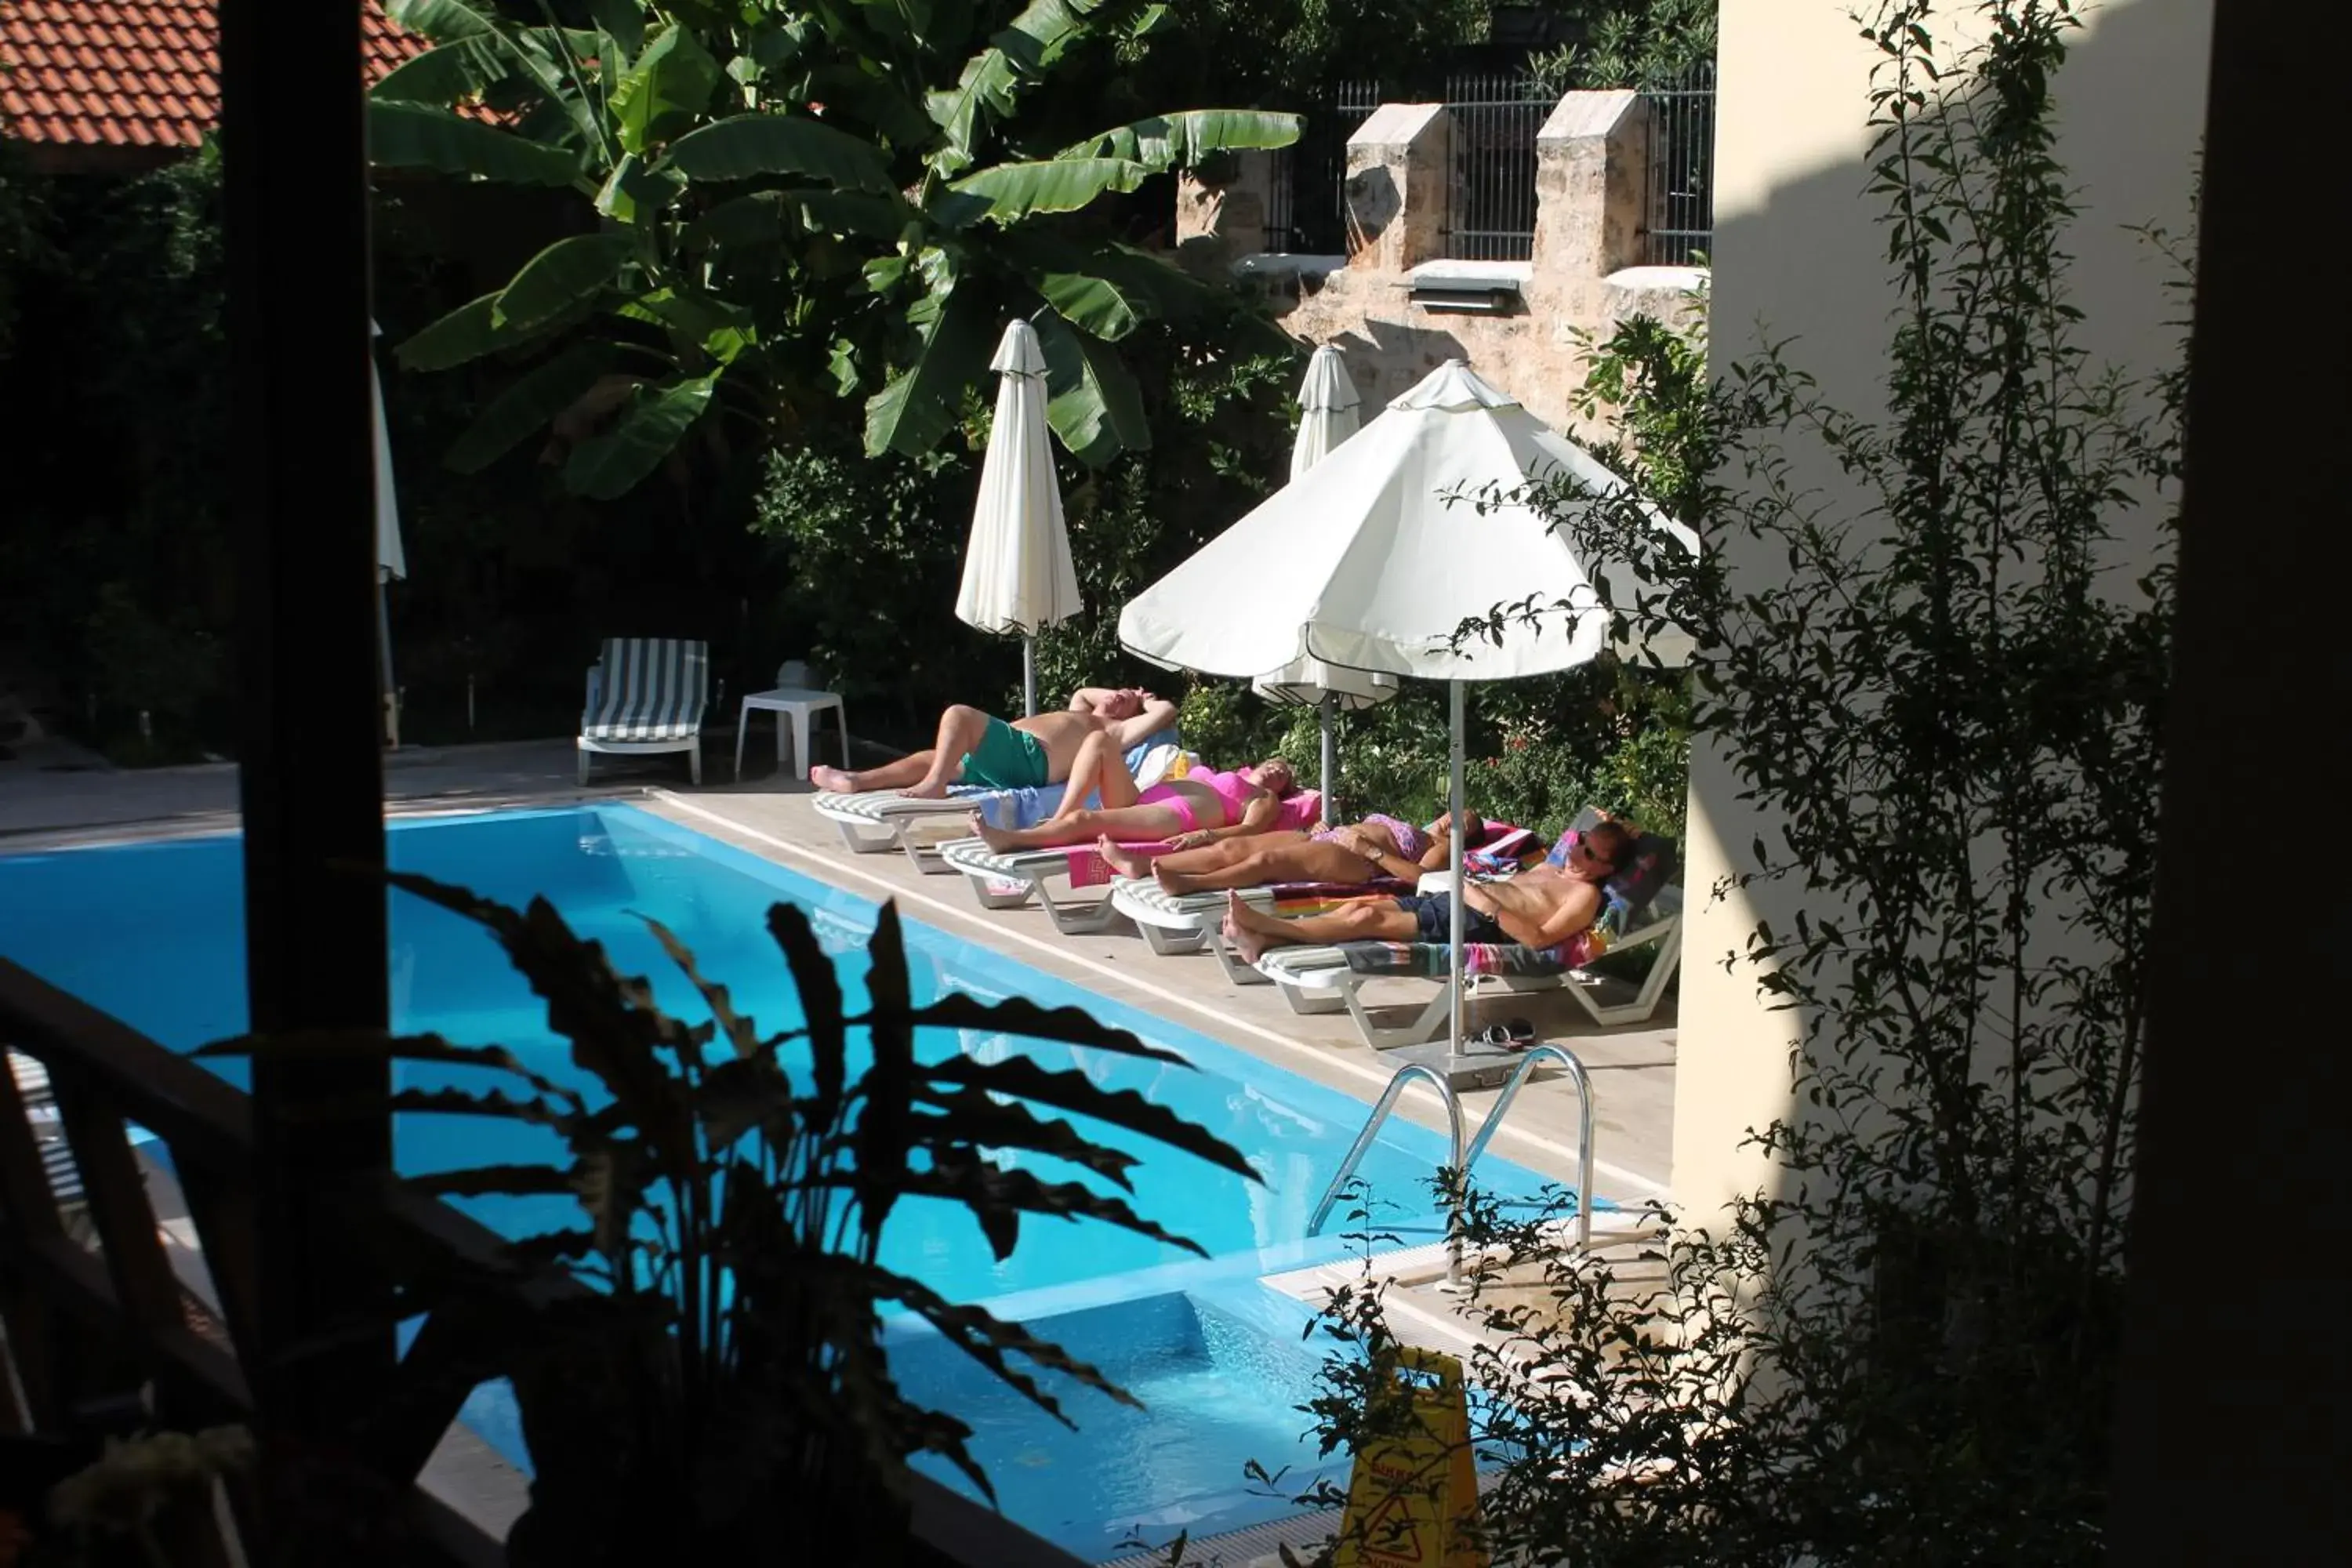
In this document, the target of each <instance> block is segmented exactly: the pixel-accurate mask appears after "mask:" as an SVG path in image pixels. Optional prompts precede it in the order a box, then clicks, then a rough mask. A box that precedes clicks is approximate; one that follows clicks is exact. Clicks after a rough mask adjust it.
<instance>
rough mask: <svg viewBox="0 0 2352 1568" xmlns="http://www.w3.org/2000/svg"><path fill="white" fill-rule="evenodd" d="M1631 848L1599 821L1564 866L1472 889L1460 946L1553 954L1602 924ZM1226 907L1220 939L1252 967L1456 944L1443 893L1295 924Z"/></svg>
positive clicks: (1230, 900)
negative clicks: (1291, 956)
mask: <svg viewBox="0 0 2352 1568" xmlns="http://www.w3.org/2000/svg"><path fill="white" fill-rule="evenodd" d="M1632 852H1633V833H1632V832H1630V831H1629V830H1628V829H1627V828H1626V827H1625V826H1623V825H1622V823H1615V822H1604V823H1602V824H1601V826H1598V827H1593V828H1590V829H1587V830H1586V831H1585V832H1583V833H1581V834H1580V835H1578V836H1577V837H1576V838H1575V840H1574V842H1572V843H1571V844H1570V846H1569V847H1568V854H1567V856H1566V860H1567V864H1566V865H1564V866H1555V865H1553V864H1551V863H1550V862H1549V861H1546V862H1544V863H1543V864H1542V865H1539V866H1530V867H1528V868H1527V869H1526V870H1524V871H1521V872H1519V873H1518V874H1517V876H1514V877H1507V878H1502V879H1496V880H1493V881H1481V882H1473V883H1471V884H1470V885H1469V886H1468V887H1467V888H1465V889H1464V890H1463V898H1464V902H1463V909H1462V940H1463V941H1464V942H1495V943H1501V942H1521V943H1524V944H1525V945H1527V946H1528V947H1533V948H1549V947H1558V946H1559V944H1560V943H1561V942H1566V941H1568V940H1569V939H1570V937H1572V936H1575V935H1577V934H1578V933H1580V932H1581V931H1584V930H1585V929H1586V928H1587V927H1589V926H1591V924H1592V922H1593V921H1595V920H1597V919H1599V918H1600V915H1601V884H1602V883H1603V882H1606V881H1607V880H1608V879H1609V878H1610V876H1611V875H1612V873H1613V872H1615V871H1616V869H1617V868H1618V866H1619V865H1621V864H1622V862H1623V861H1624V859H1625V858H1626V857H1627V856H1628V855H1630V854H1631V853H1632ZM1226 900H1227V901H1226V905H1225V927H1224V929H1225V940H1226V941H1228V942H1232V943H1233V944H1234V950H1235V951H1236V952H1239V953H1240V954H1241V955H1242V958H1243V960H1244V962H1245V963H1256V962H1257V961H1258V957H1259V955H1260V954H1262V953H1264V952H1265V950H1266V949H1267V948H1269V947H1282V946H1286V945H1289V944H1292V943H1302V944H1307V945H1310V946H1321V945H1322V944H1324V943H1326V942H1451V941H1452V940H1453V919H1454V906H1453V900H1452V895H1450V894H1447V893H1414V894H1409V895H1407V896H1405V897H1403V898H1401V899H1366V900H1364V901H1363V902H1361V903H1360V904H1353V905H1350V906H1349V907H1348V908H1346V909H1343V910H1334V911H1332V912H1331V913H1330V914H1328V915H1309V916H1307V917H1305V918H1304V919H1301V920H1295V921H1286V920H1283V919H1280V918H1279V917H1277V916H1275V915H1270V914H1267V913H1265V911H1263V910H1255V909H1252V908H1251V907H1250V906H1249V905H1247V904H1245V903H1244V902H1243V901H1242V896H1241V895H1240V894H1239V893H1229V894H1227V895H1226Z"/></svg>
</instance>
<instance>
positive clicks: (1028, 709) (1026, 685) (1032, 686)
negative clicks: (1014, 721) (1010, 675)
mask: <svg viewBox="0 0 2352 1568" xmlns="http://www.w3.org/2000/svg"><path fill="white" fill-rule="evenodd" d="M1021 716H1022V717H1023V718H1024V719H1034V718H1035V717H1037V639H1036V638H1035V637H1023V638H1022V639H1021Z"/></svg>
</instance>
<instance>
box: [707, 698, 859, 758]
mask: <svg viewBox="0 0 2352 1568" xmlns="http://www.w3.org/2000/svg"><path fill="white" fill-rule="evenodd" d="M828 708H830V709H832V710H833V721H834V727H835V729H837V730H839V731H841V765H842V766H843V767H847V766H848V765H849V712H848V710H846V709H845V708H844V707H842V705H841V699H840V698H839V697H837V696H835V694H834V693H832V692H830V691H817V690H814V689H810V688H808V687H805V686H779V687H776V688H774V689H771V690H767V691H754V692H752V693H751V694H750V695H748V696H746V697H745V698H744V699H743V706H742V708H741V709H740V710H739V711H738V712H737V714H736V716H735V776H736V777H737V778H739V779H740V778H741V777H742V776H743V742H745V741H746V740H747V739H749V738H750V736H751V715H752V713H753V712H754V711H758V710H765V711H767V712H770V713H773V714H774V715H775V716H776V766H777V767H779V768H782V766H783V765H784V724H785V721H786V720H787V719H789V720H790V721H792V741H793V777H795V778H803V779H804V778H806V777H808V776H809V721H810V719H811V717H812V716H813V715H814V714H817V713H821V712H823V711H824V710H826V709H828Z"/></svg>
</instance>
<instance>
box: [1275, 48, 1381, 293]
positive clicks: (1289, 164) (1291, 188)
mask: <svg viewBox="0 0 2352 1568" xmlns="http://www.w3.org/2000/svg"><path fill="white" fill-rule="evenodd" d="M1380 101H1381V88H1380V84H1379V83H1378V82H1370V81H1343V82H1341V83H1340V84H1339V90H1338V91H1337V92H1336V93H1334V94H1333V96H1332V100H1331V102H1330V103H1329V104H1328V106H1326V107H1325V108H1322V109H1319V110H1314V111H1312V112H1310V113H1309V114H1307V117H1306V119H1307V122H1306V124H1305V125H1304V126H1302V127H1301V128H1300V130H1299V133H1298V140H1297V142H1294V143H1292V144H1291V145H1290V146H1288V147H1286V148H1284V149H1283V150H1282V151H1281V152H1279V153H1276V154H1275V160H1274V186H1273V189H1272V190H1271V191H1270V192H1269V193H1268V199H1267V202H1266V213H1265V245H1266V248H1267V249H1268V250H1277V251H1288V252H1290V253H1292V254H1294V255H1299V256H1344V255H1346V254H1347V253H1348V248H1349V247H1348V138H1349V137H1350V136H1352V135H1354V134H1355V133H1356V128H1357V127H1358V126H1360V125H1361V124H1363V122H1364V121H1365V120H1366V118H1367V117H1369V116H1370V114H1371V112H1372V110H1375V109H1377V108H1379V107H1380Z"/></svg>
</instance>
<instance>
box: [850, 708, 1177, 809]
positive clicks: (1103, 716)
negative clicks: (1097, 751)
mask: <svg viewBox="0 0 2352 1568" xmlns="http://www.w3.org/2000/svg"><path fill="white" fill-rule="evenodd" d="M1175 722H1176V704H1174V703H1173V702H1171V701H1169V700H1167V699H1166V698H1164V697H1155V696H1153V695H1152V694H1151V693H1150V692H1149V691H1146V690H1144V689H1142V688H1140V687H1136V686H1122V687H1119V688H1118V689H1111V688H1108V687H1101V686H1087V687H1082V688H1080V689H1079V690H1078V691H1077V693H1076V695H1075V696H1073V697H1072V698H1071V699H1070V705H1069V707H1068V708H1067V709H1066V710H1063V711H1061V712H1059V713H1040V714H1038V715H1036V716H1035V717H1034V718H1030V719H1012V720H1006V719H999V718H998V717H996V715H994V714H993V713H983V712H982V711H981V710H979V709H977V708H967V707H964V706H962V705H961V703H959V704H958V705H957V706H955V707H953V708H950V709H949V710H947V711H946V712H944V713H942V714H940V732H939V738H938V740H937V741H935V742H933V744H932V746H931V749H930V750H929V751H927V752H914V753H913V754H911V755H909V756H904V757H900V758H899V759H898V761H897V762H895V763H883V764H882V765H881V766H880V767H878V768H865V769H862V770H860V771H858V772H856V773H845V772H844V771H843V770H841V769H839V768H811V769H810V770H809V782H810V783H812V784H815V785H816V787H817V788H819V789H821V790H831V791H833V792H835V793H836V794H840V795H855V794H856V793H857V792H859V791H861V790H872V789H895V790H898V792H899V793H900V794H902V795H908V796H911V797H913V798H914V799H917V800H943V799H945V798H946V796H947V793H948V785H950V784H981V785H983V786H985V787H987V788H990V789H1034V788H1036V787H1037V786H1038V785H1040V784H1060V783H1061V782H1062V781H1063V780H1065V779H1066V778H1068V777H1070V770H1071V768H1072V766H1073V765H1074V764H1075V763H1076V762H1077V759H1078V748H1079V747H1080V746H1081V745H1082V744H1083V743H1084V742H1087V741H1088V740H1092V739H1095V738H1097V737H1099V738H1102V739H1103V740H1104V741H1105V742H1107V743H1108V745H1109V747H1110V752H1111V756H1112V758H1113V760H1114V761H1118V760H1119V759H1122V758H1124V757H1125V755H1126V753H1127V752H1129V750H1131V749H1133V748H1134V747H1136V746H1139V745H1140V744H1142V743H1143V742H1145V741H1146V740H1148V739H1150V737H1151V736H1153V735H1156V734H1158V733H1159V732H1160V731H1162V730H1166V729H1171V728H1172V727H1173V726H1174V725H1175ZM1121 766H1122V767H1123V766H1124V764H1123V763H1121Z"/></svg>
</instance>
